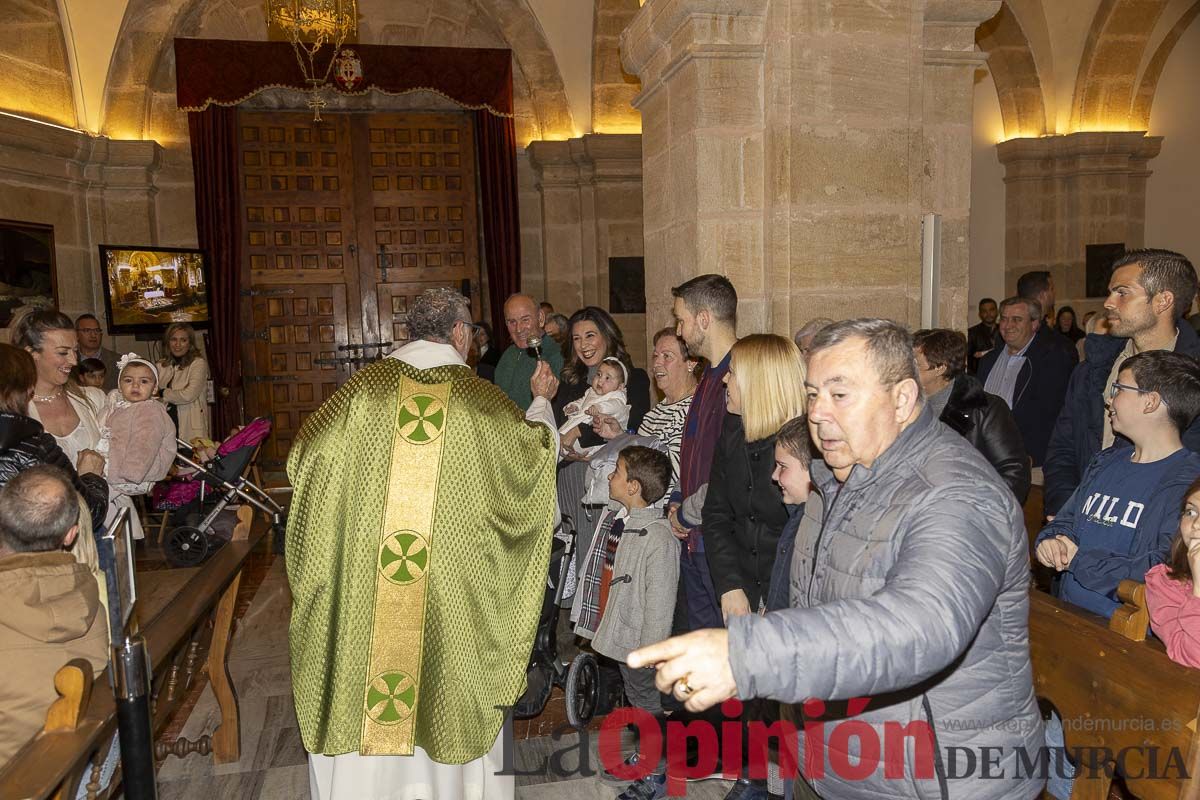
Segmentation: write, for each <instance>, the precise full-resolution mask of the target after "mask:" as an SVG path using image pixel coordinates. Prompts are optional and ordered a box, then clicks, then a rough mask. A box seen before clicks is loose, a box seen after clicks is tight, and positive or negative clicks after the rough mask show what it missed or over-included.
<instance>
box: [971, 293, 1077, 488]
mask: <svg viewBox="0 0 1200 800" xmlns="http://www.w3.org/2000/svg"><path fill="white" fill-rule="evenodd" d="M1041 320H1042V310H1041V307H1040V305H1039V304H1038V302H1037V301H1036V300H1030V299H1028V298H1021V297H1010V298H1008V299H1007V300H1005V301H1004V302H1002V303H1001V304H1000V336H1001V338H1003V339H1004V345H1005V346H1004V347H997V348H996V349H994V350H992V352H990V353H988V354H987V355H986V356H984V357H983V360H982V361H980V362H979V382H980V383H982V384H983V385H984V388H985V389H986V390H987V391H988V392H990V393H992V394H995V395H998V396H1000V397H1002V398H1004V400H1005V402H1007V403H1008V404H1009V406H1010V407H1011V408H1012V412H1013V418H1014V419H1015V420H1016V421H1017V429H1018V430H1020V431H1021V438H1022V439H1023V440H1024V441H1025V450H1026V452H1028V453H1029V456H1030V457H1031V458H1032V459H1033V466H1034V467H1040V466H1041V465H1042V460H1043V459H1044V458H1045V455H1046V443H1047V442H1048V441H1049V440H1050V433H1051V431H1052V430H1053V429H1054V420H1055V419H1057V417H1058V412H1059V410H1060V409H1061V408H1062V404H1063V397H1064V396H1065V395H1066V392H1067V382H1068V380H1069V379H1070V376H1071V368H1072V366H1073V363H1074V362H1073V361H1072V359H1071V356H1070V355H1069V354H1068V353H1067V352H1066V351H1065V350H1063V348H1061V347H1059V346H1058V345H1057V344H1056V342H1055V341H1054V340H1053V339H1052V338H1051V336H1050V332H1049V331H1047V330H1045V329H1044V328H1043V327H1042V324H1041ZM1016 359H1022V360H1023V361H1016ZM994 369H999V370H1005V369H1011V370H1013V371H1015V373H1016V374H1015V378H1014V379H1012V380H1011V381H1010V382H1005V381H1004V380H1003V379H1002V378H1003V374H998V375H996V376H994V377H993V376H992V371H993V370H994Z"/></svg>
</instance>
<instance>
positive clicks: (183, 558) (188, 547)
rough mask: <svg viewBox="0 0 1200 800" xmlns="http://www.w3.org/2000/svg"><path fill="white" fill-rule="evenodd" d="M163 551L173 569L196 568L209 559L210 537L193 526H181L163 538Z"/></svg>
mask: <svg viewBox="0 0 1200 800" xmlns="http://www.w3.org/2000/svg"><path fill="white" fill-rule="evenodd" d="M162 550H163V558H165V559H166V560H167V563H168V564H170V565H171V566H172V567H196V566H199V565H200V564H201V563H202V562H203V561H204V559H206V558H208V551H209V543H208V535H207V534H206V533H205V532H204V531H202V530H200V529H199V528H196V527H193V526H191V525H180V526H179V527H178V528H172V529H171V531H170V533H168V534H167V535H166V536H165V537H164V538H163V543H162Z"/></svg>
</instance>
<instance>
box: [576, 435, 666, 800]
mask: <svg viewBox="0 0 1200 800" xmlns="http://www.w3.org/2000/svg"><path fill="white" fill-rule="evenodd" d="M670 486H671V459H670V458H668V457H667V455H666V454H665V453H661V452H659V451H658V450H653V449H651V448H649V447H636V446H635V447H626V448H625V449H624V450H622V451H621V455H620V458H618V460H617V468H616V469H615V470H613V473H612V475H611V476H609V479H608V494H609V497H610V498H611V499H612V500H613V502H615V503H617V504H618V505H620V506H621V508H620V510H619V511H617V512H616V513H615V517H616V522H620V521H623V522H624V524H623V526H618V525H616V524H614V525H612V526H611V527H610V530H611V529H614V528H617V527H623V530H622V531H620V532H619V538H618V539H617V543H616V549H615V553H613V554H612V557H611V558H610V559H605V560H603V561H601V560H600V559H598V558H597V559H593V558H589V559H588V560H587V563H588V564H597V565H601V569H602V571H603V574H602V576H601V580H600V589H599V591H600V601H599V607H600V608H601V609H602V611H601V614H600V621H599V625H598V627H596V629H595V636H594V638H593V639H592V648H593V649H594V650H595V651H596V652H597V653H600V654H601V655H605V656H608V657H609V658H612V659H615V660H617V661H620V662H621V678H622V679H623V680H624V682H625V695H626V697H628V698H629V702H630V704H631V705H633V706H634V707H636V708H640V709H643V710H645V711H647V712H649V713H651V714H653V715H654V716H656V717H659V718H661V717H662V713H663V710H662V701H661V697H660V695H659V693H658V687H656V686H655V685H654V669H653V668H652V667H647V668H642V669H634V668H633V667H630V666H629V665H627V664H626V663H625V660H626V658H627V657H628V655H629V653H630V651H632V650H636V649H637V648H639V647H644V646H646V645H648V644H652V643H653V642H658V641H661V640H663V639H665V638H666V637H668V636H670V635H671V619H672V611H673V609H674V607H675V592H676V586H677V584H678V581H679V540H678V539H676V538H675V537H674V536H673V535H672V534H671V526H670V524H669V523H668V522H667V520H666V518H665V517H663V514H662V509H661V508H654V507H652V506H653V504H654V503H656V502H658V501H659V500H660V499H662V497H663V496H664V495H665V494H666V492H667V489H668V488H670ZM611 540H612V537H611V536H608V537H602V536H596V537H595V539H594V540H593V542H592V547H593V549H594V548H597V547H600V548H609V549H611V548H612V542H611ZM609 564H611V568H610V567H609ZM610 569H611V571H610ZM576 632H577V633H581V634H582V633H583V631H581V630H579V629H578V628H577V629H576ZM665 794H666V777H665V775H664V774H662V773H661V771H660V770H655V772H654V774H651V775H647V776H646V777H644V778H642V779H640V780H637V781H634V783H633V784H631V785H630V786H629V787H628V788H627V789H626V790H625V791H624V792H622V793H621V795H620V797H621V798H626V800H634V799H635V798H636V800H651V799H652V798H659V797H662V796H664V795H665Z"/></svg>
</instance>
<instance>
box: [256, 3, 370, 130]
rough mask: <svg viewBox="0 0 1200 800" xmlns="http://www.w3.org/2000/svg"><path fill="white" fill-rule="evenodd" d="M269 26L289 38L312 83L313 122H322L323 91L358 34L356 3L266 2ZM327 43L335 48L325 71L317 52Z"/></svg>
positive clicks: (309, 87)
mask: <svg viewBox="0 0 1200 800" xmlns="http://www.w3.org/2000/svg"><path fill="white" fill-rule="evenodd" d="M266 1H267V26H268V27H275V28H278V29H279V30H280V31H282V32H283V33H284V34H286V35H287V36H288V38H289V39H290V40H291V42H292V50H293V51H294V52H295V54H296V61H297V63H299V64H300V71H301V72H302V73H303V74H304V81H305V83H307V84H308V92H309V95H308V107H309V108H311V109H312V110H313V122H320V121H321V109H322V108H324V107H325V106H326V105H327V103H326V102H325V99H324V97H323V94H322V93H323V90H324V88H325V86H326V85H327V84H328V83H329V75H330V73H332V71H333V64H334V61H335V59H336V57H337V54H338V51H340V50H341V48H342V43H343V42H345V41H346V39H347V37H352V36H355V35H356V34H357V33H358V7H357V2H356V0H266ZM326 44H332V45H333V51H332V53H331V54H330V56H329V63H327V64H326V65H325V68H324V70H323V71H322V70H320V69H318V67H317V53H318V52H319V51H320V49H321V48H322V47H323V46H325V45H326Z"/></svg>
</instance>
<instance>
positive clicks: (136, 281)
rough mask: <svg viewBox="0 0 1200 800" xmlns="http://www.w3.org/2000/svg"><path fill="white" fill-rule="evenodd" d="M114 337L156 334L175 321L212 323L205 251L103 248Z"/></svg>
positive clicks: (202, 325) (107, 305)
mask: <svg viewBox="0 0 1200 800" xmlns="http://www.w3.org/2000/svg"><path fill="white" fill-rule="evenodd" d="M100 277H101V279H102V282H103V284H104V306H105V309H106V310H107V311H108V332H109V333H156V332H161V331H163V330H164V329H165V328H166V327H167V326H168V325H170V324H171V323H173V322H187V323H190V324H191V325H192V326H194V327H196V328H206V327H208V323H209V319H210V317H209V309H210V307H211V306H210V303H209V292H208V285H209V284H208V260H207V259H206V258H205V255H204V252H203V251H202V250H189V249H185V248H179V247H138V246H130V245H116V244H102V245H100Z"/></svg>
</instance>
